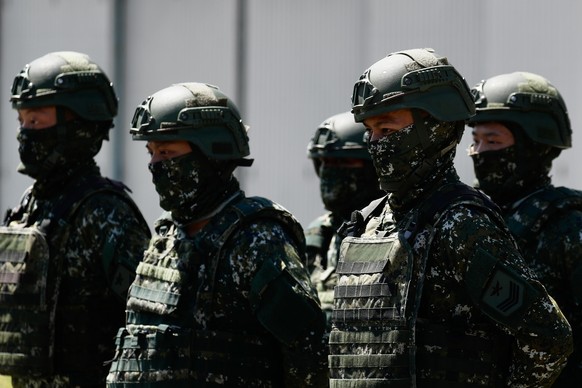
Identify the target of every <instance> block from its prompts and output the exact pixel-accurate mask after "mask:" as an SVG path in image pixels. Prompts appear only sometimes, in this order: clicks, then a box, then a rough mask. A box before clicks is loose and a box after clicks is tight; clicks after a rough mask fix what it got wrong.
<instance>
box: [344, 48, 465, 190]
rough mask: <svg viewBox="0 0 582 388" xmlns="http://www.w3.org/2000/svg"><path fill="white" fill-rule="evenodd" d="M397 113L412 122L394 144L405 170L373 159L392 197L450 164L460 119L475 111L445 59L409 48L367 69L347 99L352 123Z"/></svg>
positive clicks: (462, 81) (459, 134)
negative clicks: (409, 133)
mask: <svg viewBox="0 0 582 388" xmlns="http://www.w3.org/2000/svg"><path fill="white" fill-rule="evenodd" d="M401 109H409V110H410V111H411V113H412V118H413V124H414V134H413V136H407V138H406V139H404V140H403V141H402V144H400V145H399V146H398V147H399V148H400V149H401V150H403V151H402V152H401V153H400V154H399V155H398V158H399V159H401V160H404V159H405V161H403V162H402V163H401V164H403V165H406V168H405V170H403V171H402V172H401V173H400V174H394V173H393V172H392V173H390V172H389V171H388V170H387V166H386V165H385V164H383V163H382V162H380V163H378V162H376V161H375V160H374V163H375V167H376V170H377V173H378V178H379V180H380V185H381V187H382V189H383V190H384V191H386V192H391V193H397V194H398V196H403V195H404V194H405V193H406V192H407V191H408V190H409V189H410V188H412V187H413V186H415V185H418V184H420V183H421V182H423V181H424V180H426V179H427V178H428V177H429V176H431V175H433V174H434V173H435V168H437V166H438V165H443V164H447V165H448V164H451V161H450V160H449V159H452V156H451V155H452V154H454V152H455V147H456V145H457V144H458V143H459V141H460V140H461V137H462V134H463V130H464V128H465V120H467V119H468V118H469V117H471V116H472V115H473V114H474V113H475V104H474V102H473V98H472V96H471V93H470V90H469V86H468V85H467V83H466V81H465V79H464V78H463V77H462V76H461V75H460V74H459V73H458V72H457V70H456V69H455V68H454V67H453V66H452V65H451V64H449V62H448V60H447V58H445V57H440V56H437V55H436V54H435V53H434V51H433V50H432V49H411V50H404V51H398V52H395V53H392V54H389V55H388V56H386V57H385V58H382V59H381V60H379V61H377V62H376V63H374V64H373V65H372V66H370V67H369V68H368V69H367V70H366V71H365V72H364V74H362V76H361V77H360V79H359V80H358V81H357V82H356V84H355V85H354V90H353V95H352V113H353V114H354V118H355V120H356V121H357V122H363V121H364V120H366V119H367V118H370V117H374V116H378V115H382V114H385V113H389V112H393V111H396V110H401ZM423 112H426V113H428V115H429V117H426V115H425V114H424V113H423ZM429 120H430V122H429ZM439 123H440V124H439ZM439 127H442V128H439ZM435 128H436V129H435Z"/></svg>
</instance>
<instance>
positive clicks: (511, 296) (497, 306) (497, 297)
mask: <svg viewBox="0 0 582 388" xmlns="http://www.w3.org/2000/svg"><path fill="white" fill-rule="evenodd" d="M524 289H525V287H524V284H523V282H522V281H520V280H518V279H516V278H515V277H512V276H510V275H509V274H508V273H507V272H505V271H503V270H502V269H497V270H496V271H495V273H494V274H493V277H492V278H491V280H490V281H489V283H488V285H487V288H486V290H485V292H484V293H483V298H482V300H483V302H484V303H485V304H486V305H487V306H489V307H490V308H492V309H493V310H495V311H496V312H498V313H499V314H501V315H504V316H509V315H511V314H513V313H514V312H515V311H517V310H519V308H521V306H522V305H523V302H524Z"/></svg>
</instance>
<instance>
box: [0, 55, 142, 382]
mask: <svg viewBox="0 0 582 388" xmlns="http://www.w3.org/2000/svg"><path fill="white" fill-rule="evenodd" d="M10 100H11V101H12V107H13V108H14V109H16V110H17V111H18V121H19V122H20V128H19V130H18V136H17V138H18V142H19V148H18V152H19V154H20V160H21V163H20V165H19V166H18V171H19V172H21V173H23V174H26V175H28V176H30V177H32V178H33V179H34V180H35V181H34V184H33V185H32V187H31V188H30V189H29V190H27V191H26V192H25V193H24V195H23V197H22V201H21V203H20V205H19V206H18V207H16V208H14V209H12V210H10V211H8V212H7V215H6V218H5V220H4V223H3V225H2V227H0V289H1V297H0V314H1V315H0V316H1V317H2V319H0V373H2V374H5V375H11V376H12V384H13V386H14V387H72V386H82V387H102V386H104V384H105V377H106V375H107V368H105V367H104V366H103V364H104V362H105V361H107V360H108V359H111V356H112V354H113V352H114V347H113V344H111V338H113V337H114V336H115V333H116V330H117V328H118V327H119V325H120V324H123V321H124V304H125V298H126V296H127V289H128V287H129V285H130V284H131V281H132V280H133V278H134V276H135V269H136V267H137V264H138V263H139V260H140V258H141V256H142V254H143V252H144V250H145V249H146V248H147V244H148V241H149V238H150V231H149V227H148V225H147V223H146V221H145V220H144V219H143V217H142V215H141V213H140V211H139V210H138V209H137V207H136V205H135V204H134V202H133V201H132V200H131V199H130V197H129V195H128V194H127V193H126V191H127V188H126V187H125V186H124V185H123V184H122V183H120V182H116V181H112V180H110V179H107V178H104V177H103V176H102V175H101V173H100V170H99V167H98V166H97V164H96V162H95V160H94V157H95V156H96V155H97V153H98V152H99V150H100V148H101V144H102V142H103V140H105V139H107V138H108V133H109V130H110V128H111V127H112V126H113V125H112V124H113V118H114V117H115V115H116V114H117V98H116V96H115V92H114V90H113V86H112V84H111V82H110V81H109V79H108V78H107V76H106V75H105V73H104V72H103V71H102V70H101V69H100V68H99V66H98V65H97V64H96V63H94V62H93V61H92V60H91V59H90V58H89V57H88V56H87V55H85V54H82V53H77V52H53V53H49V54H47V55H45V56H42V57H40V58H38V59H35V60H34V61H32V62H30V64H28V65H26V66H25V67H24V69H23V70H22V71H21V72H20V74H18V76H17V77H16V78H15V80H14V85H13V87H12V96H11V98H10Z"/></svg>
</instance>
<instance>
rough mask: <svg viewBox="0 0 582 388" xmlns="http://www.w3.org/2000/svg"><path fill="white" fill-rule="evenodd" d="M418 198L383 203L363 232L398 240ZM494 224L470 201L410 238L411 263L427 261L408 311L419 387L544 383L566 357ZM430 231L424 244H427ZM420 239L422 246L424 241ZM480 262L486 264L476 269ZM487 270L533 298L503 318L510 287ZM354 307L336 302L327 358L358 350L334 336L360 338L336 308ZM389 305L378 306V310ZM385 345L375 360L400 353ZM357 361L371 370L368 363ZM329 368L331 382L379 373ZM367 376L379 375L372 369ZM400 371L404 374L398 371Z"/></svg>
mask: <svg viewBox="0 0 582 388" xmlns="http://www.w3.org/2000/svg"><path fill="white" fill-rule="evenodd" d="M454 182H458V178H457V177H456V174H455V173H454V171H453V170H452V169H451V170H450V171H449V173H448V177H447V179H445V180H444V181H443V182H439V184H438V186H436V187H434V188H432V190H431V192H433V190H438V189H439V188H441V187H444V186H445V185H446V183H454ZM428 195H429V193H426V194H422V195H420V196H419V197H416V196H413V197H411V198H410V199H409V201H406V202H405V203H402V204H399V205H398V211H393V210H392V208H391V205H390V203H389V204H388V205H387V206H386V207H385V208H384V209H383V210H382V213H381V214H380V215H379V216H377V217H374V218H372V219H371V220H370V222H369V223H368V224H367V225H366V232H365V233H364V234H363V236H364V237H366V236H369V237H372V238H378V236H379V235H381V234H383V232H387V233H388V234H387V236H388V235H393V234H404V232H405V231H406V230H407V229H408V228H409V225H410V223H411V222H412V221H413V220H412V219H411V217H412V216H413V215H415V214H417V212H418V209H419V206H420V205H419V204H420V203H422V199H426V197H427V196H428ZM419 200H420V201H419ZM498 225H499V224H498V223H497V222H496V220H495V215H492V214H490V213H488V212H486V211H483V209H481V208H480V207H478V206H475V204H470V203H469V204H461V205H458V206H455V207H453V208H450V209H447V210H445V211H444V213H443V214H442V215H441V216H440V219H439V221H438V223H437V224H436V225H435V226H434V230H433V229H432V228H433V227H432V225H430V224H425V225H419V226H418V229H417V234H416V237H415V238H414V239H413V240H412V241H410V246H411V247H412V255H413V257H414V260H415V262H416V261H418V260H419V258H421V257H427V259H426V269H425V270H421V271H422V273H421V274H415V275H413V276H423V275H424V282H423V283H422V291H421V293H420V300H419V305H418V306H417V307H416V308H417V309H418V312H417V318H416V320H417V326H416V339H415V346H416V355H415V368H416V370H415V373H416V384H417V386H419V387H423V386H426V387H438V386H443V387H444V386H450V385H449V384H452V382H455V383H456V384H457V386H483V387H502V386H511V387H549V386H550V385H551V383H552V382H553V380H554V379H555V378H556V376H557V374H558V373H559V371H560V370H561V369H562V368H563V366H564V364H565V360H566V355H567V354H568V353H569V352H570V350H571V342H570V341H569V340H568V339H569V338H570V337H569V335H570V327H569V325H568V322H567V321H566V320H565V319H564V317H563V316H562V315H561V313H560V310H559V309H558V308H557V306H556V305H555V304H554V302H553V300H552V299H551V298H550V297H549V296H548V295H547V294H546V292H545V290H544V288H543V287H542V286H541V284H540V283H538V282H537V281H536V280H535V279H536V278H535V275H534V274H533V273H532V272H531V270H530V269H529V268H528V267H527V265H526V264H525V263H524V261H523V259H522V258H521V256H520V255H519V252H518V251H517V249H516V247H515V244H514V242H513V240H512V239H511V237H510V236H509V234H508V233H507V232H506V231H505V230H503V229H502V228H500V227H499V226H498ZM431 233H432V234H433V236H432V237H430V238H431V239H432V240H430V239H429V236H431ZM428 241H432V244H430V245H429V244H428V243H427V242H428ZM484 252H487V254H484ZM484 256H486V257H488V258H489V260H491V263H488V264H487V265H485V264H484V263H483V261H484V258H485V257H484ZM495 268H504V269H508V271H510V272H511V273H512V274H513V275H512V276H513V277H514V279H520V280H519V281H520V282H524V283H520V284H523V285H522V287H524V289H527V290H528V291H527V293H528V295H535V297H532V299H530V300H527V301H526V300H520V301H519V303H520V304H521V305H520V306H519V309H517V310H515V311H513V312H512V314H510V315H507V316H506V315H505V314H504V312H502V311H501V310H499V309H498V308H497V307H496V306H497V305H498V304H499V301H500V300H501V301H502V300H503V298H505V297H506V296H507V294H506V293H505V292H506V291H505V290H506V289H508V288H505V287H508V286H509V284H510V283H509V282H506V283H504V282H501V283H497V281H495V282H493V281H491V279H497V278H496V275H495V273H496V270H495ZM365 281H366V280H365V279H360V280H357V279H354V276H353V275H351V276H348V275H342V276H340V279H339V282H338V285H339V286H343V285H354V284H360V283H361V282H365ZM525 282H527V283H525ZM364 284H365V283H364ZM499 284H501V286H499ZM522 292H523V291H522ZM496 293H497V294H499V293H501V294H500V295H501V297H502V298H501V299H497V298H494V297H493V296H494V295H495V294H496ZM336 294H337V291H336ZM380 302H382V301H381V300H379V301H377V302H376V303H380ZM357 303H358V301H357V298H337V299H336V308H335V310H336V312H335V316H334V318H335V321H334V322H335V323H334V324H335V326H336V327H335V328H334V330H332V333H331V344H330V345H331V350H330V352H331V354H340V355H348V354H359V353H360V352H363V351H364V350H363V349H364V348H363V344H362V345H359V344H356V345H347V344H342V343H341V342H342V341H341V340H340V338H341V334H340V332H341V331H347V332H350V331H351V330H358V331H360V330H364V332H365V329H358V327H357V326H350V321H349V320H347V319H345V318H343V319H342V318H341V315H340V314H341V312H343V311H344V310H349V309H350V308H355V306H357V305H356V304H357ZM384 303H386V302H384ZM373 306H374V307H382V305H376V304H374V305H373ZM389 306H390V304H389V302H388V304H387V305H385V307H389ZM386 322H388V321H386ZM368 324H369V325H370V327H371V328H372V332H374V330H378V328H377V327H376V326H374V324H377V325H381V326H383V325H387V323H384V324H382V320H380V321H377V323H375V322H374V320H370V321H369V323H368ZM381 326H380V327H381ZM374 327H376V329H373V328H374ZM392 341H393V342H392V343H390V341H388V342H387V343H386V344H385V346H386V348H385V349H384V350H380V351H379V354H392V355H393V356H397V355H399V354H405V351H406V349H405V348H404V347H403V346H402V344H400V345H398V344H399V342H398V340H392ZM370 357H372V356H371V355H370ZM338 362H339V361H338ZM367 365H368V366H370V365H373V364H372V363H371V362H368V363H367ZM330 366H331V368H332V372H331V374H332V379H333V378H338V377H339V376H350V378H355V379H361V378H363V377H364V376H368V378H383V377H385V374H382V375H374V374H371V372H370V369H372V370H374V369H375V368H369V369H366V368H360V369H356V368H354V369H348V368H347V367H338V366H334V360H333V356H332V359H331V361H330ZM334 368H338V369H336V370H334ZM377 371H380V373H382V372H383V370H382V369H377ZM364 373H367V374H366V375H365V374H364ZM377 373H378V372H377ZM384 373H385V371H384ZM393 373H395V374H396V372H393ZM400 373H402V371H400ZM407 373H408V371H407V370H405V371H404V375H407ZM396 377H402V375H400V376H398V375H396ZM439 384H441V385H439ZM443 384H444V385H443ZM332 386H333V385H332ZM337 386H342V385H341V384H338V385H337ZM387 386H391V385H389V384H388V385H387Z"/></svg>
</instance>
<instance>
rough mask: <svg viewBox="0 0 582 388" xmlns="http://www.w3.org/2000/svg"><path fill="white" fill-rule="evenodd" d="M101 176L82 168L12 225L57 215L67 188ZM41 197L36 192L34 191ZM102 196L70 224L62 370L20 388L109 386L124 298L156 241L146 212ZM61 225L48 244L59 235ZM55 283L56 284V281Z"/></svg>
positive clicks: (32, 202) (59, 323)
mask: <svg viewBox="0 0 582 388" xmlns="http://www.w3.org/2000/svg"><path fill="white" fill-rule="evenodd" d="M92 177H100V174H99V169H98V168H97V166H95V165H91V166H88V167H87V166H84V167H82V168H78V169H77V170H76V171H74V173H73V174H72V175H71V176H70V179H68V181H67V182H60V184H58V185H55V186H54V192H53V193H51V194H50V195H47V196H43V197H42V198H37V197H35V196H34V195H32V196H31V197H30V198H28V200H27V201H26V202H25V203H23V204H22V205H23V206H21V208H20V209H18V211H15V212H13V216H12V217H10V218H9V219H8V220H7V223H8V224H14V223H26V224H28V225H30V224H40V223H42V222H44V221H46V220H47V219H49V218H51V217H52V212H53V211H54V206H55V204H56V203H59V201H60V199H61V198H63V197H64V196H65V195H66V193H67V192H68V190H77V188H78V187H79V185H81V182H83V181H84V180H90V179H92ZM33 193H34V188H33ZM123 197H124V196H122V195H121V194H117V193H112V192H111V191H102V192H98V193H95V194H93V195H91V196H89V197H88V198H86V199H85V200H84V201H83V202H82V203H81V205H80V207H79V208H78V209H77V210H76V212H75V214H74V215H73V217H72V218H71V219H68V220H66V221H67V223H68V224H69V226H68V228H69V237H68V239H67V241H66V242H65V246H58V247H57V246H51V252H52V253H51V257H50V260H51V261H54V260H56V258H55V257H54V253H55V252H58V253H59V254H63V255H64V257H62V260H63V261H62V278H61V282H60V289H59V290H58V301H57V307H56V317H55V322H56V323H55V330H56V332H55V338H56V343H55V354H54V359H55V365H54V368H55V371H54V376H51V377H48V378H21V377H19V378H13V386H14V387H47V386H50V387H70V386H75V385H81V386H87V387H88V386H104V384H105V377H106V374H107V368H106V367H104V366H103V365H104V363H105V362H106V361H107V360H110V359H111V357H112V355H113V352H114V347H113V344H112V338H113V337H114V336H115V333H116V331H117V329H118V327H119V326H120V325H123V322H124V319H125V313H124V308H125V297H126V294H127V289H128V287H129V285H130V284H131V281H132V280H133V277H134V276H135V275H134V273H135V268H136V267H137V264H138V263H139V261H140V259H141V257H142V255H143V252H144V250H145V248H147V244H148V242H149V239H150V231H149V228H148V226H147V223H145V221H144V219H143V217H142V215H141V214H140V213H139V211H138V210H137V207H135V205H133V204H131V203H130V202H129V201H131V200H129V197H127V196H125V198H123ZM62 231H63V228H62V227H55V230H54V232H53V233H52V235H51V236H49V244H51V245H54V243H51V242H54V241H56V240H57V239H58V238H59V233H61V232H62ZM48 281H49V284H50V282H51V279H50V278H49V280H48Z"/></svg>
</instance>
